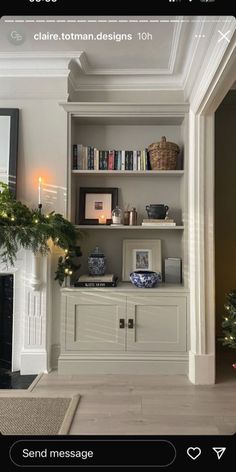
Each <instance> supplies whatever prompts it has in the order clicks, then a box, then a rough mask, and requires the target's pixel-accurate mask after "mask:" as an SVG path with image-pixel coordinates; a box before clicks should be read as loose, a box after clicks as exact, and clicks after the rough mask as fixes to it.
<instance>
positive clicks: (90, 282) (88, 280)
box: [75, 274, 118, 288]
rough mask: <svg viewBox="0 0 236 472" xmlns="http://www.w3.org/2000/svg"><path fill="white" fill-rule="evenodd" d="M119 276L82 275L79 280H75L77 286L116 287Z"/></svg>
mask: <svg viewBox="0 0 236 472" xmlns="http://www.w3.org/2000/svg"><path fill="white" fill-rule="evenodd" d="M117 281H118V277H117V276H116V275H115V274H106V275H94V276H91V275H81V276H80V277H79V280H78V281H77V282H75V287H90V288H100V287H116V286H117Z"/></svg>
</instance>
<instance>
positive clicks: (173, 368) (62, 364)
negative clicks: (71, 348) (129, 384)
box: [58, 356, 188, 375]
mask: <svg viewBox="0 0 236 472" xmlns="http://www.w3.org/2000/svg"><path fill="white" fill-rule="evenodd" d="M58 373H59V374H61V375H66V374H68V375H76V374H77V375H79V374H81V375H83V374H130V375H132V374H134V375H135V374H142V375H145V374H146V375H178V374H185V375H187V373H188V359H187V358H186V357H185V358H182V359H168V360H166V359H163V360H161V359H158V360H150V359H149V360H144V359H142V360H140V359H139V360H134V359H132V360H131V359H130V360H129V359H124V360H121V359H117V360H114V359H112V360H109V359H107V360H105V359H104V360H101V359H99V360H96V359H78V358H77V359H76V358H74V359H73V356H71V358H68V357H67V358H66V356H60V358H59V360H58Z"/></svg>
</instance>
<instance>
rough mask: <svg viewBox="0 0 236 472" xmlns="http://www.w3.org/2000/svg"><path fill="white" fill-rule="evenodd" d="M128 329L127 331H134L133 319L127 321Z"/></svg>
mask: <svg viewBox="0 0 236 472" xmlns="http://www.w3.org/2000/svg"><path fill="white" fill-rule="evenodd" d="M128 328H129V329H134V320H133V318H129V319H128Z"/></svg>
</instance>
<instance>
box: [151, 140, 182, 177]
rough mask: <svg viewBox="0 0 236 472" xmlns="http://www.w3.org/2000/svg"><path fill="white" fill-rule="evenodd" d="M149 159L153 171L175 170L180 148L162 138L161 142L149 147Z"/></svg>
mask: <svg viewBox="0 0 236 472" xmlns="http://www.w3.org/2000/svg"><path fill="white" fill-rule="evenodd" d="M148 151H149V159H150V164H151V169H152V170H175V169H176V167H177V156H178V154H179V151H180V149H179V146H178V145H177V144H175V143H171V142H168V141H166V137H165V136H162V138H161V141H160V142H158V143H153V144H150V146H148Z"/></svg>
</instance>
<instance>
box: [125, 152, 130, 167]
mask: <svg viewBox="0 0 236 472" xmlns="http://www.w3.org/2000/svg"><path fill="white" fill-rule="evenodd" d="M125 170H129V151H125Z"/></svg>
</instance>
